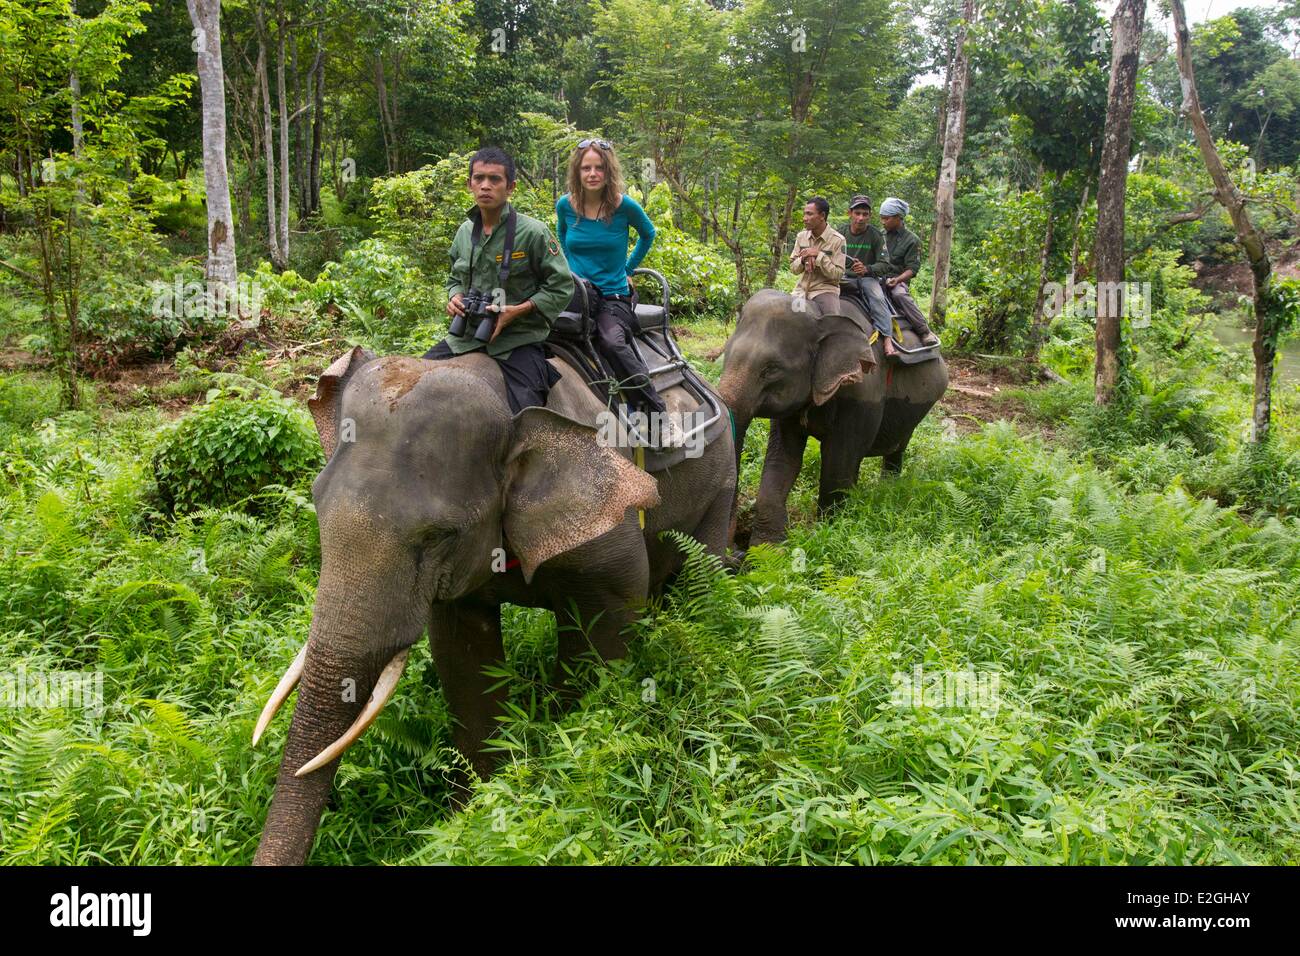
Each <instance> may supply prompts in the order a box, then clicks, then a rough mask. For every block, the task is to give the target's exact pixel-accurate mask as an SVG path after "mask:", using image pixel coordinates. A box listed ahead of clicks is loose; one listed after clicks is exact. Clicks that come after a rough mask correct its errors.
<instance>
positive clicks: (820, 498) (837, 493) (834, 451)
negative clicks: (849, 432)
mask: <svg viewBox="0 0 1300 956" xmlns="http://www.w3.org/2000/svg"><path fill="white" fill-rule="evenodd" d="M845 437H846V436H841V437H836V438H833V439H831V440H829V441H824V442H822V473H821V482H820V484H819V486H818V490H817V517H818V518H822V517H825V516H826V515H828V514H830V513H831V512H832V511H834V510H835V509H836V508H837V507H839V505H840V503H841V502H842V501H843V500H844V498H845V497H846V496H847V495H848V493H849V491H850V489H852V488H853V486H854V485H856V484H857V483H858V470H859V469H860V468H861V466H862V457H863V456H862V454H861V451H860V450H859V449H860V445H859V444H858V441H857V440H856V439H857V436H853V438H854V439H855V440H853V441H846V440H845Z"/></svg>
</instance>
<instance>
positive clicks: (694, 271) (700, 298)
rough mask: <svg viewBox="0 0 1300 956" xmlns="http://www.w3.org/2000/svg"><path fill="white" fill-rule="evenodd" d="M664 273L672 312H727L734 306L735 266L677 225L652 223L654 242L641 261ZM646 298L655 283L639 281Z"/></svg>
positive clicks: (652, 292) (653, 293) (645, 266)
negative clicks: (669, 289) (654, 224)
mask: <svg viewBox="0 0 1300 956" xmlns="http://www.w3.org/2000/svg"><path fill="white" fill-rule="evenodd" d="M641 265H642V267H644V268H646V269H657V270H658V271H660V272H662V273H663V274H664V278H666V279H667V280H668V285H669V287H670V288H671V290H672V306H673V310H674V311H676V312H682V311H687V312H696V313H712V314H728V313H730V312H731V311H732V310H734V309H735V307H736V270H735V267H734V266H733V265H732V263H730V262H728V261H727V259H726V258H725V257H724V256H723V255H722V254H720V253H719V252H718V250H717V249H716V248H715V247H711V246H706V245H705V244H704V243H702V242H700V241H699V240H698V239H694V238H692V237H691V236H689V235H687V234H686V233H684V232H682V231H681V230H680V229H675V228H673V227H672V226H656V228H655V241H654V245H653V246H651V247H650V252H649V253H648V254H647V255H646V257H645V259H644V260H642V262H641ZM640 288H641V295H642V297H643V298H644V299H645V300H646V301H649V300H650V298H652V297H654V295H655V292H654V288H655V284H654V283H644V284H642V286H641V287H640Z"/></svg>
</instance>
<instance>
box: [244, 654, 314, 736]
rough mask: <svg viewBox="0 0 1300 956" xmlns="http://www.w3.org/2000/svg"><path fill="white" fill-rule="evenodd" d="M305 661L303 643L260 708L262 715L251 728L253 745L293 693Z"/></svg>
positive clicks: (300, 678) (305, 655)
mask: <svg viewBox="0 0 1300 956" xmlns="http://www.w3.org/2000/svg"><path fill="white" fill-rule="evenodd" d="M306 663H307V645H306V644H304V645H303V646H302V650H300V651H299V652H298V656H297V657H295V658H294V659H293V663H292V664H290V665H289V669H288V670H287V671H285V672H284V676H283V677H281V678H280V683H278V684H276V685H275V690H273V691H272V692H271V699H270V700H268V701H267V702H266V706H265V707H263V708H262V716H260V717H258V718H257V726H256V727H254V728H253V746H254V747H256V746H257V741H258V738H260V737H261V736H262V734H263V733H265V731H266V728H267V727H269V726H270V725H271V718H272V717H274V716H275V713H276V711H278V710H279V709H280V705H282V704H283V703H284V702H285V701H286V700H288V699H289V695H290V694H292V693H293V689H294V688H295V687H297V686H298V681H300V680H302V669H303V666H304V665H305V664H306Z"/></svg>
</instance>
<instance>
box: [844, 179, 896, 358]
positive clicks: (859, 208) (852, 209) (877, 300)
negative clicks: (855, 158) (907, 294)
mask: <svg viewBox="0 0 1300 956" xmlns="http://www.w3.org/2000/svg"><path fill="white" fill-rule="evenodd" d="M840 232H841V233H843V235H844V256H845V263H846V265H845V269H844V276H843V278H841V279H840V288H841V289H842V290H846V291H852V292H856V293H857V294H858V295H860V296H861V297H862V299H863V301H864V302H865V303H866V306H867V314H868V315H869V316H871V324H872V325H873V326H874V327H875V328H876V329H877V330H878V331H879V332H880V334H881V335H883V336H889V335H892V334H893V331H894V329H893V325H892V324H891V323H890V320H889V317H890V308H889V303H888V302H887V301H885V290H884V289H882V288H881V287H880V280H879V279H877V278H876V277H875V276H873V275H871V271H870V269H871V266H873V265H875V263H876V262H878V261H879V260H880V254H881V252H882V251H883V250H884V248H885V236H884V233H882V232H881V231H880V230H879V229H877V228H876V227H875V226H874V225H872V223H871V199H870V197H868V196H864V195H862V194H858V195H857V196H854V197H853V198H852V199H850V200H849V221H848V222H847V223H845V224H844V226H843V227H841V229H840Z"/></svg>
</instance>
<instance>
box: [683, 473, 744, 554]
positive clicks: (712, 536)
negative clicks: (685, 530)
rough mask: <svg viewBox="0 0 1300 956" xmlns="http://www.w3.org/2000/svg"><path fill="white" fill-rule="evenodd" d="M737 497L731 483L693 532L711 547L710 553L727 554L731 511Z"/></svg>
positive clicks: (701, 541) (730, 528) (702, 542)
mask: <svg viewBox="0 0 1300 956" xmlns="http://www.w3.org/2000/svg"><path fill="white" fill-rule="evenodd" d="M735 497H736V496H735V495H734V494H733V493H732V487H731V486H730V485H729V486H727V487H726V488H724V489H723V490H722V491H720V492H718V494H717V495H716V496H715V497H714V499H713V503H712V504H710V505H709V509H708V511H706V512H705V513H704V517H703V518H702V519H701V520H700V523H699V525H697V526H696V528H695V531H694V533H693V537H694V538H695V540H696V541H698V542H700V543H701V544H702V545H704V546H705V547H706V548H708V549H709V554H713V555H717V556H718V557H720V558H722V557H725V556H726V554H727V542H728V541H730V540H731V531H732V528H733V518H732V514H731V511H732V503H733V502H734V500H735Z"/></svg>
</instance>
